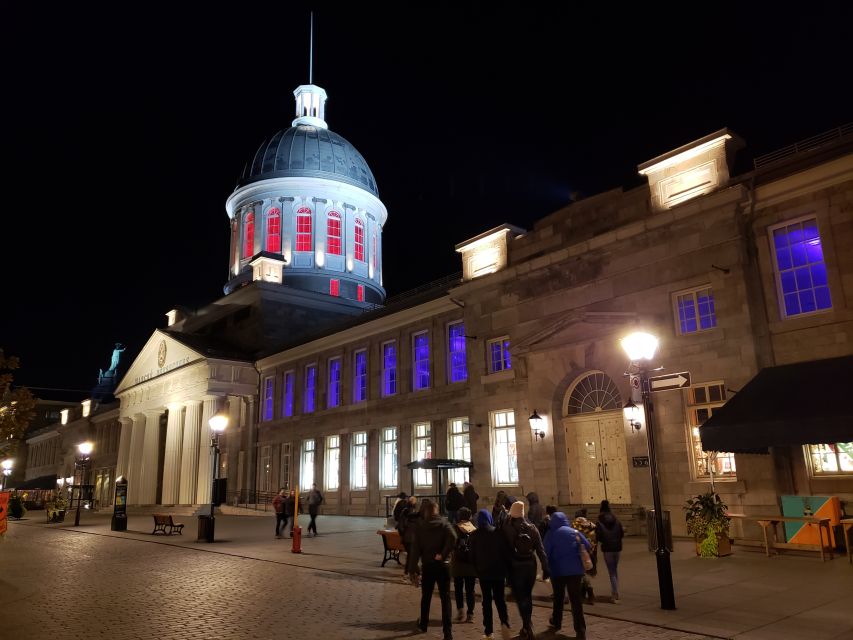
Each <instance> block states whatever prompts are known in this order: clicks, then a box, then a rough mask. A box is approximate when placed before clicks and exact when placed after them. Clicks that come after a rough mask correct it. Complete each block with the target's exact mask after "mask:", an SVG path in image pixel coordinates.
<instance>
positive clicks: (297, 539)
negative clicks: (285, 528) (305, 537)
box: [290, 527, 302, 553]
mask: <svg viewBox="0 0 853 640" xmlns="http://www.w3.org/2000/svg"><path fill="white" fill-rule="evenodd" d="M290 532H291V533H292V534H293V548H292V549H291V550H290V552H291V553H302V527H293V529H291V531H290Z"/></svg>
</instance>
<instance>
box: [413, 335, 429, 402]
mask: <svg viewBox="0 0 853 640" xmlns="http://www.w3.org/2000/svg"><path fill="white" fill-rule="evenodd" d="M412 365H413V366H412V370H413V374H414V376H413V378H414V379H413V384H412V386H413V388H414V390H415V391H420V390H421V389H429V334H427V333H418V334H415V335H414V336H412Z"/></svg>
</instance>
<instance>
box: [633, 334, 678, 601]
mask: <svg viewBox="0 0 853 640" xmlns="http://www.w3.org/2000/svg"><path fill="white" fill-rule="evenodd" d="M657 346H658V339H657V338H656V337H655V336H653V335H651V334H650V333H641V332H637V333H632V334H631V335H629V336H627V337H625V338H623V339H622V348H623V349H624V350H625V352H626V353H627V354H628V358H629V359H630V360H631V367H632V369H633V371H632V372H631V374H632V375H636V376H637V377H638V378H639V381H640V392H641V395H642V398H643V414H644V417H645V421H646V438H647V439H648V443H649V470H650V472H651V476H652V500H653V501H654V506H655V531H656V533H657V549H656V550H655V558H656V560H657V568H658V589H659V590H660V608H661V609H675V589H674V588H673V585H672V565H671V564H670V558H669V549H668V548H667V546H666V540H665V538H664V526H663V511H662V510H661V500H660V481H659V478H658V464H657V455H656V450H655V422H654V413H655V412H654V405H653V404H652V400H651V393H650V388H649V363H650V361H651V359H652V358H654V355H655V351H656V350H657ZM632 428H633V425H632Z"/></svg>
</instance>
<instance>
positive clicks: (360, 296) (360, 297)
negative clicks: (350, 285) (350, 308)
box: [355, 284, 364, 302]
mask: <svg viewBox="0 0 853 640" xmlns="http://www.w3.org/2000/svg"><path fill="white" fill-rule="evenodd" d="M355 291H356V297H357V298H358V301H359V302H364V285H363V284H360V285H357V286H356V289H355Z"/></svg>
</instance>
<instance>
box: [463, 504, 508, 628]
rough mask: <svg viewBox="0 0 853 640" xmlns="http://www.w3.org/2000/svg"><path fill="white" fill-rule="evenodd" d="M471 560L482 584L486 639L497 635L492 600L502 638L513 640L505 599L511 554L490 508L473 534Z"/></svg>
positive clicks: (480, 516) (481, 517)
mask: <svg viewBox="0 0 853 640" xmlns="http://www.w3.org/2000/svg"><path fill="white" fill-rule="evenodd" d="M471 559H472V561H473V563H474V568H475V570H476V571H477V578H478V579H479V581H480V592H481V593H482V594H483V638H484V639H490V638H493V637H494V636H493V635H492V634H493V632H494V627H493V626H492V601H493V600H494V603H495V608H496V609H497V610H498V618H499V619H500V623H501V636H502V637H503V640H509V638H510V636H511V634H510V630H509V629H510V627H509V613H508V612H507V610H506V600H505V599H504V583H505V582H506V576H507V560H508V558H507V551H506V542H505V541H504V538H503V532H502V531H500V530H498V529H495V526H494V521H493V520H492V514H491V513H490V512H489V510H488V509H480V511H479V512H478V513H477V530H476V531H474V533H472V534H471Z"/></svg>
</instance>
